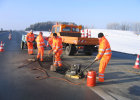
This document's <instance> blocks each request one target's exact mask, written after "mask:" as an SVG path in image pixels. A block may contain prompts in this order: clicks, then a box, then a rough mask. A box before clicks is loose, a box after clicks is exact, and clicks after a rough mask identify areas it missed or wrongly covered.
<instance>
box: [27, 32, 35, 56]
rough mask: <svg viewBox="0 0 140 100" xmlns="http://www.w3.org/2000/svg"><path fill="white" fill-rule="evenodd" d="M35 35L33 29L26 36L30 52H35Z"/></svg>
mask: <svg viewBox="0 0 140 100" xmlns="http://www.w3.org/2000/svg"><path fill="white" fill-rule="evenodd" d="M34 39H35V37H34V34H33V31H32V30H31V31H30V32H29V33H28V34H27V36H26V42H27V46H28V54H31V55H32V54H33V41H34Z"/></svg>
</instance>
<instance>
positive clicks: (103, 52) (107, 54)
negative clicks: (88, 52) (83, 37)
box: [94, 33, 112, 82]
mask: <svg viewBox="0 0 140 100" xmlns="http://www.w3.org/2000/svg"><path fill="white" fill-rule="evenodd" d="M98 39H99V50H98V54H97V56H96V58H95V59H94V60H95V61H98V60H100V59H101V61H100V65H99V79H98V80H99V82H104V72H105V68H106V66H107V64H108V62H109V60H110V59H111V55H112V52H111V48H110V44H109V42H108V40H107V39H106V38H105V36H104V34H103V33H99V34H98Z"/></svg>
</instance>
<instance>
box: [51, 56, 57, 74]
mask: <svg viewBox="0 0 140 100" xmlns="http://www.w3.org/2000/svg"><path fill="white" fill-rule="evenodd" d="M54 56H55V55H54V54H53V64H54V60H55V58H54ZM50 71H52V72H55V71H56V67H55V66H54V65H51V66H50Z"/></svg>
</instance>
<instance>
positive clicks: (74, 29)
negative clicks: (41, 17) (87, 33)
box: [50, 24, 99, 55]
mask: <svg viewBox="0 0 140 100" xmlns="http://www.w3.org/2000/svg"><path fill="white" fill-rule="evenodd" d="M81 29H82V26H81V25H79V26H77V25H73V24H70V25H67V24H56V25H53V26H52V30H51V35H50V37H52V35H53V34H52V33H57V35H58V36H60V37H61V38H62V42H63V50H64V51H65V54H66V55H74V54H76V53H77V52H84V53H85V54H86V55H92V53H93V51H96V50H97V45H99V41H98V38H87V37H85V38H83V37H81Z"/></svg>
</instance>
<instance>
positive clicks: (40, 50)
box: [36, 32, 45, 61]
mask: <svg viewBox="0 0 140 100" xmlns="http://www.w3.org/2000/svg"><path fill="white" fill-rule="evenodd" d="M42 35H43V33H42V32H40V33H39V35H38V36H37V38H36V42H37V48H38V54H37V59H39V58H40V61H43V55H44V46H45V42H44V38H43V36H42ZM40 56H41V57H40Z"/></svg>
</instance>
